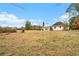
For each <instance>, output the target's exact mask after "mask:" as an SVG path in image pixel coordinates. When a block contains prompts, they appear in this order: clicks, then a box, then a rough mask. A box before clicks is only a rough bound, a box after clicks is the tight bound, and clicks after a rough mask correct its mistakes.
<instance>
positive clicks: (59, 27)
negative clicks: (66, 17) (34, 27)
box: [52, 22, 65, 30]
mask: <svg viewBox="0 0 79 59" xmlns="http://www.w3.org/2000/svg"><path fill="white" fill-rule="evenodd" d="M64 25H65V24H64V23H63V22H57V23H55V24H54V25H52V29H53V30H64Z"/></svg>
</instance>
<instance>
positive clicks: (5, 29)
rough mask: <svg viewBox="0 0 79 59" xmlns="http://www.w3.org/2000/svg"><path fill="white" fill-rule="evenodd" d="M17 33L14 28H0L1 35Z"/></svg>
mask: <svg viewBox="0 0 79 59" xmlns="http://www.w3.org/2000/svg"><path fill="white" fill-rule="evenodd" d="M14 32H16V29H15V28H12V27H0V33H14Z"/></svg>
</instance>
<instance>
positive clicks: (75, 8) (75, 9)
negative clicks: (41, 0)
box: [66, 3, 79, 16]
mask: <svg viewBox="0 0 79 59" xmlns="http://www.w3.org/2000/svg"><path fill="white" fill-rule="evenodd" d="M66 13H69V14H71V15H70V16H72V15H74V16H75V15H78V16H79V3H72V4H70V6H69V7H68V8H67V10H66Z"/></svg>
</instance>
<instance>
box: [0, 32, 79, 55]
mask: <svg viewBox="0 0 79 59" xmlns="http://www.w3.org/2000/svg"><path fill="white" fill-rule="evenodd" d="M0 55H2V56H3V55H6V56H7V55H10V56H14V55H15V56H17V55H19V56H25V55H31V56H33V55H35V56H36V55H38V56H40V55H41V56H43V55H45V56H48V55H49V56H54V55H56V56H58V55H59V56H62V55H63V56H65V55H66V56H71V55H72V56H73V55H78V56H79V31H26V32H25V33H21V32H20V31H18V32H17V33H8V34H6V33H0Z"/></svg>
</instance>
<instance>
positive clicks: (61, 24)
mask: <svg viewBox="0 0 79 59" xmlns="http://www.w3.org/2000/svg"><path fill="white" fill-rule="evenodd" d="M52 26H65V24H64V23H63V22H56V23H55V24H53V25H52Z"/></svg>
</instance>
